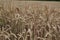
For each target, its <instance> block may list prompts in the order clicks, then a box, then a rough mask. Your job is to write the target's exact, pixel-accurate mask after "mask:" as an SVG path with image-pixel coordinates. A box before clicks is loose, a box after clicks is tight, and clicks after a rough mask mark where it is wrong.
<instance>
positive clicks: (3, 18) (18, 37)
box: [0, 2, 60, 40]
mask: <svg viewBox="0 0 60 40" xmlns="http://www.w3.org/2000/svg"><path fill="white" fill-rule="evenodd" d="M10 3H11V2H10ZM27 4H28V3H27ZM27 4H26V5H18V4H17V5H18V6H19V7H18V6H17V5H15V6H14V5H13V4H12V3H11V4H10V5H9V4H4V3H3V2H1V3H0V40H60V8H58V7H56V8H53V7H49V6H47V5H40V4H38V5H37V4H36V3H35V4H33V3H31V4H29V5H27Z"/></svg>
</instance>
